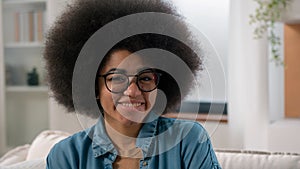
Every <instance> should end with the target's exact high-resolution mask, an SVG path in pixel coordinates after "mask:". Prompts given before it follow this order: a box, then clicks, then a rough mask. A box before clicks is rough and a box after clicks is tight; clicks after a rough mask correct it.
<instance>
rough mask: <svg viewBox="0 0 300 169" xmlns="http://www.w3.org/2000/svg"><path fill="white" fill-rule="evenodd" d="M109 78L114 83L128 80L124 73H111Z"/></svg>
mask: <svg viewBox="0 0 300 169" xmlns="http://www.w3.org/2000/svg"><path fill="white" fill-rule="evenodd" d="M107 80H108V81H110V82H112V83H124V82H126V77H125V76H124V75H111V76H109V77H108V78H107Z"/></svg>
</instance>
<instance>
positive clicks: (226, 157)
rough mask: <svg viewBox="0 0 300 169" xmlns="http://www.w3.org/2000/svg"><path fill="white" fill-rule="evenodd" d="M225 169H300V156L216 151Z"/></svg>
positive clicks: (259, 152) (243, 151)
mask: <svg viewBox="0 0 300 169" xmlns="http://www.w3.org/2000/svg"><path fill="white" fill-rule="evenodd" d="M215 151H216V156H217V158H218V160H219V163H220V165H221V166H222V168H223V169H241V168H243V169H300V154H295V153H276V152H263V151H246V150H215Z"/></svg>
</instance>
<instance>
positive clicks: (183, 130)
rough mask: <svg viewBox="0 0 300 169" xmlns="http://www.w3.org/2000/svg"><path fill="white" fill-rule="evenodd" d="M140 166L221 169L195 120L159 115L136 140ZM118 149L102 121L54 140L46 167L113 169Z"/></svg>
mask: <svg viewBox="0 0 300 169" xmlns="http://www.w3.org/2000/svg"><path fill="white" fill-rule="evenodd" d="M136 147H138V148H140V149H141V150H142V154H143V158H141V160H140V169H200V168H201V169H221V167H220V166H219V164H218V161H217V158H216V156H215V153H214V151H213V148H212V145H211V142H210V140H209V137H208V134H207V132H206V131H205V129H204V128H203V127H202V126H201V125H200V124H199V123H197V122H192V121H187V120H178V119H170V118H163V117H159V118H158V119H156V120H154V121H152V122H149V123H145V124H144V125H143V126H142V128H141V130H140V132H139V135H138V138H137V140H136ZM117 156H118V151H117V149H116V148H115V146H114V145H113V143H112V141H111V140H110V138H109V137H108V135H107V133H106V130H105V127H104V125H103V120H101V118H100V120H99V121H98V123H97V124H96V125H94V126H93V127H91V128H89V129H87V130H85V131H82V132H79V133H76V134H74V135H73V136H70V137H68V138H66V139H64V140H62V141H61V142H59V143H57V144H56V145H55V146H54V147H53V148H52V149H51V151H50V153H49V155H48V157H47V169H96V168H97V169H99V168H100V169H112V168H113V165H112V164H113V163H114V161H115V160H116V158H117Z"/></svg>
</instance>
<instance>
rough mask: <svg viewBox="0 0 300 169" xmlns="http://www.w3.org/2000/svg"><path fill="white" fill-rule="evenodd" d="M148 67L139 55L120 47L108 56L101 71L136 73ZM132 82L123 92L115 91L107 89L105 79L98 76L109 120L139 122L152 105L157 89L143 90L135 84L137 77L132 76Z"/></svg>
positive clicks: (101, 96) (126, 123) (100, 93)
mask: <svg viewBox="0 0 300 169" xmlns="http://www.w3.org/2000/svg"><path fill="white" fill-rule="evenodd" d="M146 68H149V67H147V65H146V64H145V63H144V62H143V60H142V58H141V57H140V56H138V55H134V54H132V55H131V53H130V52H129V51H127V50H117V51H115V52H113V53H112V54H111V55H110V56H109V58H108V60H107V62H106V64H105V66H104V67H103V69H102V70H101V71H100V74H101V75H104V74H107V73H124V74H126V75H136V74H137V73H139V72H140V71H141V70H143V69H146ZM129 82H130V85H129V86H128V88H126V89H125V91H124V92H120V93H112V92H110V91H109V90H108V89H107V88H106V86H105V80H104V78H99V98H100V102H101V105H102V107H103V110H104V118H105V120H106V121H108V122H110V123H118V124H122V125H135V124H139V123H142V122H143V120H144V118H145V117H146V116H147V115H148V113H149V111H150V110H151V108H152V107H153V105H154V103H155V98H156V94H157V90H156V89H155V90H153V91H151V92H142V91H141V90H140V89H139V88H138V86H137V85H136V83H135V82H136V77H134V76H129Z"/></svg>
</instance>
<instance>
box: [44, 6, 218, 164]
mask: <svg viewBox="0 0 300 169" xmlns="http://www.w3.org/2000/svg"><path fill="white" fill-rule="evenodd" d="M144 12H157V13H165V14H169V15H176V16H178V14H177V13H176V12H175V9H174V8H173V7H172V6H171V5H170V4H168V3H166V2H165V1H163V0H143V1H141V0H103V1H102V0H101V1H98V0H85V1H82V0H77V1H75V2H74V3H73V4H72V5H70V6H69V7H68V9H67V10H66V11H65V12H64V13H63V14H62V16H61V17H60V18H59V19H58V20H57V22H56V23H55V25H54V26H53V27H52V28H51V29H50V31H49V34H48V36H47V41H46V47H45V52H44V57H45V60H46V67H47V70H48V76H49V77H48V78H49V85H50V88H51V90H52V91H53V95H54V97H55V98H56V100H57V101H58V102H59V103H61V104H62V105H64V106H65V107H66V108H67V109H68V110H69V111H70V112H77V110H76V108H75V107H76V106H75V105H74V98H77V99H78V97H79V100H80V96H76V97H75V96H74V90H75V91H76V90H79V89H77V88H76V87H74V85H75V84H74V81H73V83H72V79H73V78H74V77H73V76H75V75H74V74H73V72H74V70H75V67H76V64H78V62H79V61H78V57H79V56H81V57H82V55H83V54H86V53H88V52H85V51H84V52H82V51H81V50H86V49H89V50H94V48H93V47H90V48H89V47H87V46H89V45H88V44H87V42H88V41H89V39H90V38H92V37H93V36H94V35H95V33H96V32H97V31H98V30H99V29H102V28H103V27H105V26H106V25H107V24H110V23H111V22H113V21H115V20H117V19H119V18H122V17H125V16H129V15H134V14H139V13H144ZM140 19H141V18H140ZM157 19H159V18H157ZM176 21H177V22H176V23H175V26H176V27H174V29H176V30H178V32H180V38H181V39H183V40H184V41H185V42H188V44H189V45H193V47H195V46H197V45H196V41H194V40H192V38H191V33H190V31H189V30H188V28H187V26H186V25H185V23H184V22H183V20H176ZM144 22H145V23H147V21H146V20H145V21H144ZM163 28H164V26H163V27H162V29H163ZM119 29H120V30H121V31H122V29H129V28H128V27H126V26H125V27H122V28H119ZM114 34H118V32H111V35H112V38H113V36H114ZM106 40H107V39H100V42H99V43H97V44H93V45H96V46H97V45H99V46H102V45H105V43H106ZM147 49H161V50H163V51H168V52H170V53H172V54H173V55H175V56H176V58H179V59H180V60H181V61H182V63H184V64H185V65H187V67H188V68H189V69H190V71H191V72H192V74H191V75H189V74H186V73H184V74H183V75H181V73H180V72H182V70H184V68H183V67H179V66H178V65H177V64H175V63H173V62H172V56H173V55H168V54H166V53H164V52H161V53H159V52H158V53H157V52H156V51H157V50H154V52H152V53H151V52H150V53H151V54H152V55H151V54H147V52H146V53H142V52H140V51H145V50H147ZM89 52H91V51H89ZM92 52H93V51H92ZM94 52H95V53H97V49H95V51H94ZM154 54H156V55H159V56H153V55H154ZM160 54H161V55H160ZM165 54H166V55H165ZM99 57H101V56H99ZM84 58H85V59H86V60H90V61H91V60H92V62H93V61H94V62H97V59H95V58H93V57H91V56H90V55H84ZM162 65H168V66H162ZM174 65H176V66H174ZM179 65H180V64H179ZM200 67H201V60H200V57H199V56H198V55H197V54H196V52H195V51H194V50H192V49H191V48H190V47H189V46H188V45H187V44H186V43H182V42H181V41H180V40H177V39H175V38H173V37H170V36H166V35H162V34H155V33H153V32H152V33H151V32H150V33H142V34H141V33H139V34H137V35H134V36H130V37H126V38H124V39H123V40H121V41H118V42H117V43H116V44H115V45H114V46H113V47H111V48H110V49H109V51H108V52H107V53H106V54H105V56H104V57H103V59H102V61H101V63H100V64H99V65H98V67H97V70H98V71H97V73H96V74H95V75H94V76H93V77H95V79H94V81H95V99H94V100H95V102H97V103H98V109H99V111H100V112H101V113H97V112H94V111H89V110H91V109H90V108H89V106H87V105H86V104H83V102H84V99H82V100H83V101H82V102H76V104H80V105H79V107H80V111H78V112H80V113H82V114H85V115H87V116H90V117H95V118H98V119H99V120H98V122H97V124H95V125H94V126H92V127H91V128H88V129H86V130H84V131H82V132H79V133H76V134H74V135H73V136H71V137H69V138H67V139H65V140H63V141H61V142H59V143H58V144H56V145H55V146H54V147H53V149H52V150H51V152H50V153H49V155H48V158H47V168H48V169H58V168H72V169H75V168H114V169H115V168H120V169H122V168H130V169H135V168H153V169H154V168H155V169H166V168H170V169H176V168H178V169H180V168H192V169H196V168H203V169H207V168H216V169H218V168H220V166H219V164H218V161H217V159H216V156H215V153H214V151H213V148H212V145H211V142H210V140H209V136H208V134H207V133H206V131H205V129H204V128H203V127H202V126H201V125H200V124H199V123H197V122H193V121H184V120H178V119H170V118H164V117H161V116H160V115H161V114H164V113H167V112H168V111H174V110H175V109H176V108H178V105H179V104H180V101H181V99H182V98H183V97H184V95H185V94H186V92H187V91H188V89H189V87H190V86H191V85H192V76H193V73H196V71H197V70H199V69H200ZM168 70H171V71H170V72H169V71H168ZM174 72H179V73H175V74H176V76H177V75H178V74H179V75H178V76H179V79H180V80H179V81H180V83H178V77H174V76H173V75H174ZM72 91H73V93H72ZM161 93H163V97H162V94H161ZM164 101H165V103H164V104H162V102H164ZM81 103H82V105H81ZM162 105H163V106H162ZM77 106H78V105H77ZM162 107H163V108H162Z"/></svg>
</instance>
